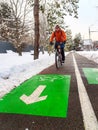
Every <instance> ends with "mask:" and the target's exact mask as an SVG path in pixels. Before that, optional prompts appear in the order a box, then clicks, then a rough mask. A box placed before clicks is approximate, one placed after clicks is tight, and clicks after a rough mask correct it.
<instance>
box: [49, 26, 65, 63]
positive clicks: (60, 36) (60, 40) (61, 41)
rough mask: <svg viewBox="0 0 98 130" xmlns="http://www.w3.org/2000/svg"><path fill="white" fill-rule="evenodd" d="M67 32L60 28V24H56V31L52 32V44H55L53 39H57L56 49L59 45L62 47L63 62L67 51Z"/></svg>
mask: <svg viewBox="0 0 98 130" xmlns="http://www.w3.org/2000/svg"><path fill="white" fill-rule="evenodd" d="M66 38H67V37H66V33H65V32H64V31H63V30H62V29H61V28H60V26H59V25H56V26H55V31H53V32H52V34H51V36H50V45H53V40H54V39H55V49H56V48H57V46H58V45H60V47H61V54H62V62H63V63H64V61H65V53H64V47H65V43H66Z"/></svg>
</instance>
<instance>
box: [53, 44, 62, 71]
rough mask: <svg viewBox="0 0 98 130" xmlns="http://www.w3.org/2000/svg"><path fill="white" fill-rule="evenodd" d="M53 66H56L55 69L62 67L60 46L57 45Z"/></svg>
mask: <svg viewBox="0 0 98 130" xmlns="http://www.w3.org/2000/svg"><path fill="white" fill-rule="evenodd" d="M55 64H56V68H57V69H58V68H60V67H61V66H62V55H61V47H60V45H58V46H57V48H56V52H55Z"/></svg>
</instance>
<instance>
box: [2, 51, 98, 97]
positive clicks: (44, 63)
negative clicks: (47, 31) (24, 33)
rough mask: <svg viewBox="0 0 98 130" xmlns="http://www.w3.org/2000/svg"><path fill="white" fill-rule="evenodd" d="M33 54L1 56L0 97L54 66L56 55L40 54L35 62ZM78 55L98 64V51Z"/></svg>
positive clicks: (12, 53) (10, 52) (9, 53)
mask: <svg viewBox="0 0 98 130" xmlns="http://www.w3.org/2000/svg"><path fill="white" fill-rule="evenodd" d="M31 53H32V52H31ZM31 53H23V55H22V56H18V54H17V53H14V52H12V51H9V52H8V53H6V54H0V97H2V96H4V95H5V94H6V93H8V92H10V91H11V90H12V89H13V88H14V87H17V86H19V84H20V83H22V82H24V81H25V80H27V79H29V78H30V77H32V76H33V75H36V74H38V73H39V72H40V71H42V70H43V69H45V68H47V67H49V66H51V65H52V64H54V59H55V56H54V54H51V55H50V56H49V54H48V53H47V52H45V54H44V55H43V54H42V53H40V54H39V59H37V60H33V55H31ZM77 53H79V54H80V55H83V56H85V57H87V58H89V59H90V60H94V61H95V62H97V63H98V51H87V52H86V51H81V52H77ZM65 54H66V55H67V54H68V53H67V52H66V53H65Z"/></svg>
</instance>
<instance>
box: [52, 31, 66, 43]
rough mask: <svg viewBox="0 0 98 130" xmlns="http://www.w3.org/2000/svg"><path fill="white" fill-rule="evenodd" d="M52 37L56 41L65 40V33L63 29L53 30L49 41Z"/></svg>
mask: <svg viewBox="0 0 98 130" xmlns="http://www.w3.org/2000/svg"><path fill="white" fill-rule="evenodd" d="M54 38H55V41H57V42H64V41H66V33H65V32H64V31H63V30H59V31H54V32H53V33H52V35H51V37H50V42H52V41H53V40H54Z"/></svg>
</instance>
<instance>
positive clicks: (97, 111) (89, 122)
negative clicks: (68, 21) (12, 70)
mask: <svg viewBox="0 0 98 130" xmlns="http://www.w3.org/2000/svg"><path fill="white" fill-rule="evenodd" d="M83 68H86V70H85V69H84V71H87V74H88V75H90V74H89V71H90V70H91V69H94V72H93V73H91V75H90V77H89V78H90V79H92V78H93V77H94V73H95V75H97V77H96V80H97V78H98V70H97V69H98V64H97V63H95V62H93V61H91V60H88V59H87V58H85V57H83V56H80V55H78V54H76V53H70V54H68V55H67V56H66V61H65V63H64V64H63V66H62V67H61V68H60V69H58V70H57V69H56V67H55V65H52V66H50V67H49V68H47V69H45V70H43V71H42V72H40V74H62V75H70V76H71V82H70V92H69V101H68V112H67V117H66V118H60V117H58V118H56V117H44V116H32V115H20V114H4V113H1V114H0V130H98V129H97V128H98V121H97V120H98V82H97V83H89V82H88V80H87V76H86V75H85V74H84V71H83ZM88 68H89V70H88ZM78 70H79V72H78ZM90 72H91V71H90ZM79 73H80V74H79ZM93 81H94V80H92V82H93ZM80 88H81V90H79V89H80ZM83 88H84V89H83ZM86 92H87V95H88V97H85V93H86ZM81 94H82V95H81ZM87 95H86V96H87ZM80 98H81V99H80ZM88 99H89V101H88ZM81 102H82V105H81ZM88 102H89V103H88ZM20 109H21V108H20ZM94 123H95V124H94Z"/></svg>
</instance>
